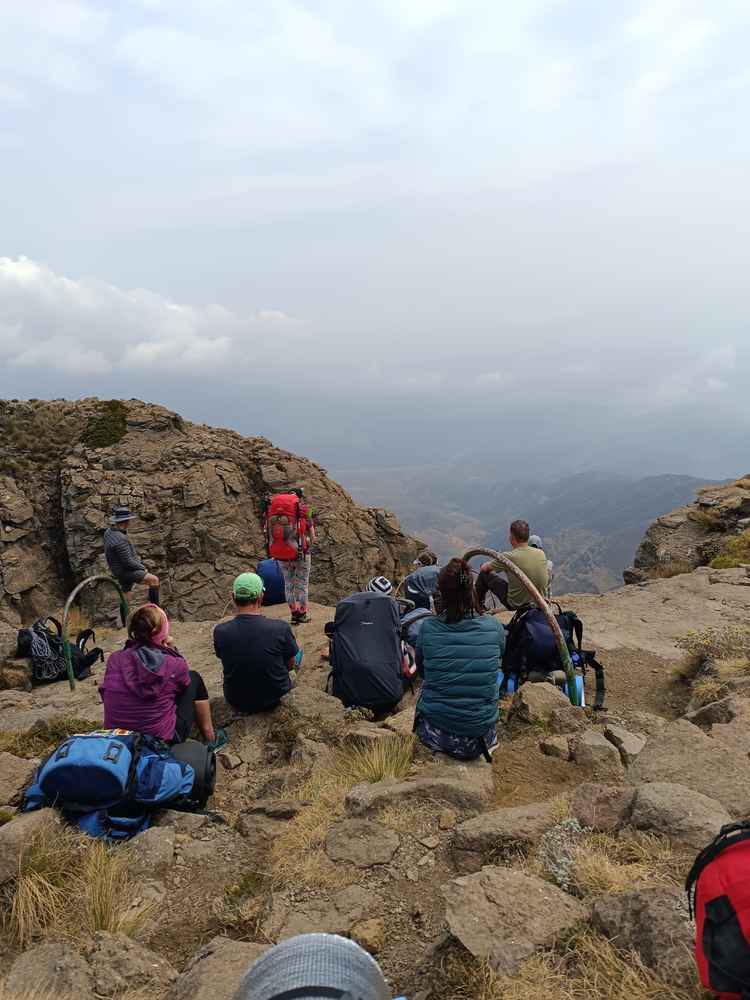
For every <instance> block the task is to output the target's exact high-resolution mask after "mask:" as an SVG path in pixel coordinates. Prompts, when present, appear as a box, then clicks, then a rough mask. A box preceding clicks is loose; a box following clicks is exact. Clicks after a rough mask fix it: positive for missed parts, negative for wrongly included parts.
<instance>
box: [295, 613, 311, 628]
mask: <svg viewBox="0 0 750 1000" xmlns="http://www.w3.org/2000/svg"><path fill="white" fill-rule="evenodd" d="M311 621H312V618H311V617H310V616H309V615H308V613H307V612H306V611H300V613H299V614H298V615H297V624H298V625H307V623H308V622H311Z"/></svg>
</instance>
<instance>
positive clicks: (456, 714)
mask: <svg viewBox="0 0 750 1000" xmlns="http://www.w3.org/2000/svg"><path fill="white" fill-rule="evenodd" d="M436 605H437V610H438V612H439V613H438V614H437V616H436V617H434V618H426V619H425V620H424V623H423V625H422V628H421V631H420V633H419V636H418V638H417V648H416V661H417V672H418V673H419V674H420V676H422V677H423V679H424V680H423V683H422V691H421V693H420V696H419V701H418V702H417V711H416V718H415V724H414V729H415V732H416V734H417V736H418V737H419V739H420V740H421V741H422V743H424V745H425V746H426V747H428V749H430V750H433V751H436V752H441V753H446V754H449V755H450V756H452V757H458V758H459V759H461V760H475V759H476V758H478V757H481V756H484V757H485V758H487V759H489V755H490V753H491V752H492V751H493V750H494V749H495V747H496V746H497V732H496V729H495V727H496V724H497V718H498V709H497V701H498V682H497V673H498V669H499V666H500V658H501V657H502V655H503V650H504V649H505V630H504V629H503V626H502V625H501V624H500V622H499V621H498V620H497V618H495V617H494V616H492V615H488V614H485V613H484V612H483V611H482V609H481V608H480V607H479V605H478V603H477V601H476V598H475V595H474V586H473V580H472V575H471V567H470V566H469V564H468V563H467V562H465V561H464V560H463V559H451V561H450V562H449V563H448V564H447V565H446V566H445V567H444V568H443V569H442V570H441V571H440V576H439V577H438V590H437V594H436Z"/></svg>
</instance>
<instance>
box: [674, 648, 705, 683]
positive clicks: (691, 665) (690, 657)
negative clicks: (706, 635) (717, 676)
mask: <svg viewBox="0 0 750 1000" xmlns="http://www.w3.org/2000/svg"><path fill="white" fill-rule="evenodd" d="M705 662H706V660H705V657H704V656H703V654H702V653H699V652H688V653H685V655H684V656H683V657H682V659H681V660H680V661H679V662H678V663H675V665H674V666H673V667H672V676H673V677H674V679H675V680H676V681H680V682H682V683H683V684H692V683H693V681H694V680H695V678H696V677H697V676H698V674H699V673H700V672H701V670H702V669H703V666H704V664H705Z"/></svg>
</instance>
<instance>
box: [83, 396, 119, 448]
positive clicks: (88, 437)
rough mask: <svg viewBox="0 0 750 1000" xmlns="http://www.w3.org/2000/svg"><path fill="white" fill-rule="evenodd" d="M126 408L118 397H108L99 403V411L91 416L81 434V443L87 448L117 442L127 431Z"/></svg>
mask: <svg viewBox="0 0 750 1000" xmlns="http://www.w3.org/2000/svg"><path fill="white" fill-rule="evenodd" d="M127 418H128V410H127V407H126V406H125V404H124V403H123V402H122V400H120V399H109V400H106V401H102V402H101V403H100V404H99V413H98V414H97V415H96V416H95V417H91V419H90V420H89V422H88V424H87V425H86V429H85V430H84V432H83V434H82V435H81V443H82V444H85V445H86V446H87V447H88V448H109V447H111V445H113V444H118V443H119V442H120V441H122V439H123V438H124V437H125V435H126V434H127V432H128V421H127Z"/></svg>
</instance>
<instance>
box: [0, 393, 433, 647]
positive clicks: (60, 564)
mask: <svg viewBox="0 0 750 1000" xmlns="http://www.w3.org/2000/svg"><path fill="white" fill-rule="evenodd" d="M0 433H2V435H3V444H4V452H3V457H2V462H0V622H3V621H4V622H5V623H6V624H9V625H11V626H13V627H15V626H17V625H18V624H19V623H20V622H22V621H29V620H33V619H34V618H35V617H37V616H38V615H40V614H42V613H44V614H48V613H49V612H50V611H51V610H52V609H53V608H56V607H59V606H60V605H61V604H62V602H63V600H64V597H65V595H66V594H67V593H68V592H69V590H70V589H71V587H72V586H73V585H74V584H75V583H76V582H78V581H80V580H81V579H83V578H84V577H86V576H88V575H89V574H91V573H94V572H99V571H103V570H105V569H106V567H105V563H104V558H103V550H102V532H103V530H104V528H105V527H106V524H107V517H108V513H109V511H110V509H111V507H112V506H113V505H114V504H127V505H129V506H130V507H131V508H132V509H133V510H134V511H135V512H137V514H138V515H139V517H138V519H137V520H135V521H134V522H133V525H132V527H131V535H132V538H133V541H134V542H135V544H136V546H137V548H138V550H139V553H140V554H141V556H142V558H143V559H144V561H145V562H146V564H147V565H148V566H149V568H151V567H153V569H154V571H155V572H157V573H158V574H159V576H160V577H161V579H162V581H163V594H164V598H165V602H166V603H167V606H168V607H169V609H170V611H171V612H172V614H173V615H174V616H175V617H179V618H196V617H204V618H208V617H216V616H217V615H220V614H221V612H222V610H223V608H224V607H225V605H226V602H227V597H228V595H229V585H230V581H231V579H232V577H233V576H235V575H236V574H237V573H238V572H240V571H241V570H243V569H247V568H248V567H249V566H252V565H254V564H255V563H256V562H257V561H258V560H259V559H261V558H263V556H264V538H263V533H262V530H261V507H262V502H263V498H264V497H265V496H267V495H268V494H270V493H273V492H275V491H278V490H280V489H284V488H288V487H293V486H301V487H303V488H304V490H305V493H306V495H307V496H308V497H309V498H310V500H311V502H312V503H313V505H314V506H315V508H316V511H317V515H318V523H319V543H318V546H317V548H316V553H315V558H314V561H313V573H312V580H311V590H312V596H313V598H314V599H316V600H319V601H322V602H326V603H335V601H336V600H338V599H339V598H340V597H341V596H342V595H343V594H345V593H346V592H347V591H353V590H357V589H358V588H359V587H360V586H362V585H363V584H364V583H365V582H366V581H367V579H369V578H370V577H371V576H373V575H374V574H376V573H384V574H386V575H388V576H390V577H394V578H400V577H402V576H403V575H405V572H406V571H407V570H408V568H409V566H410V565H411V562H412V560H413V559H414V556H415V554H416V552H417V550H418V545H419V543H418V542H416V541H415V540H414V539H412V538H410V537H408V536H407V535H405V534H404V533H403V532H402V531H401V529H400V527H399V524H398V521H397V520H396V518H395V516H394V515H393V514H390V513H388V512H386V511H383V510H379V509H375V508H364V507H360V506H359V505H357V504H355V503H354V501H353V500H352V499H351V497H350V496H349V494H348V493H347V492H346V491H345V490H344V489H343V488H342V487H341V486H339V485H338V484H336V483H334V482H333V481H332V480H330V479H329V478H328V476H327V475H326V473H325V470H324V469H322V468H321V467H320V466H318V465H316V464H315V463H313V462H310V461H308V460H306V459H304V458H299V457H298V456H296V455H293V454H291V453H290V452H287V451H282V450H281V449H279V448H275V447H274V446H273V445H272V444H271V443H270V441H268V440H266V439H265V438H260V437H252V438H247V437H243V436H242V435H241V434H238V433H237V432H235V431H230V430H223V429H217V428H212V427H208V426H206V425H199V424H192V423H189V422H188V421H186V420H183V419H182V418H181V417H180V416H179V415H178V414H176V413H173V412H171V411H170V410H167V409H165V408H164V407H161V406H154V405H150V404H146V403H142V402H140V401H138V400H129V401H127V402H124V403H120V402H119V401H118V402H114V403H103V402H101V401H99V400H97V399H84V400H81V401H79V402H77V403H71V402H67V401H64V400H54V401H50V402H29V403H19V402H9V401H3V402H2V403H1V404H0Z"/></svg>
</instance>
